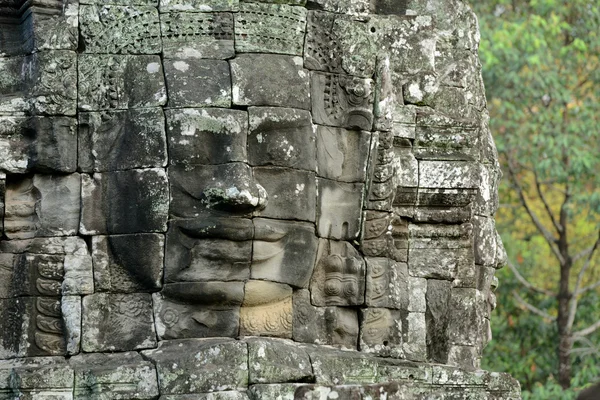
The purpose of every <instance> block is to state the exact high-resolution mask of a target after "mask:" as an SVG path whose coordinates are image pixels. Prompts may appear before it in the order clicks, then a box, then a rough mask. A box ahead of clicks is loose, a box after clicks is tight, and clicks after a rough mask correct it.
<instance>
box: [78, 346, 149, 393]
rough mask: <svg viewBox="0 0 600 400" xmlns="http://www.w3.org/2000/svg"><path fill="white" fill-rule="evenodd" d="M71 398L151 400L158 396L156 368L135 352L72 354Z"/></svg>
mask: <svg viewBox="0 0 600 400" xmlns="http://www.w3.org/2000/svg"><path fill="white" fill-rule="evenodd" d="M69 365H70V366H71V367H72V368H73V369H74V370H75V371H76V372H75V387H74V390H73V399H77V400H79V399H81V400H83V399H89V398H90V397H91V398H94V399H98V400H105V399H106V400H109V399H110V400H113V399H114V400H132V399H144V400H152V399H156V397H157V396H158V394H159V392H158V382H157V379H156V368H155V367H154V365H153V364H152V363H151V362H149V361H144V359H143V358H142V357H141V356H140V355H139V354H138V353H135V352H127V353H116V354H102V353H94V354H82V355H79V356H75V357H72V358H71V359H70V360H69Z"/></svg>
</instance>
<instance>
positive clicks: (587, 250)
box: [573, 245, 595, 263]
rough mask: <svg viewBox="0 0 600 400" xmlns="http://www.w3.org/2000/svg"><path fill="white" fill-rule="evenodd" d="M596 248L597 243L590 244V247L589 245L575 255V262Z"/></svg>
mask: <svg viewBox="0 0 600 400" xmlns="http://www.w3.org/2000/svg"><path fill="white" fill-rule="evenodd" d="M594 248H595V245H594V246H590V247H588V248H587V249H585V250H581V251H580V252H579V253H577V254H575V255H574V256H573V262H574V263H575V262H577V261H579V259H581V258H583V257H585V256H587V255H588V254H590V253H591V252H592V250H594Z"/></svg>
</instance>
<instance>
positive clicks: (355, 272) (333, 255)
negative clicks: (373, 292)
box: [310, 239, 366, 306]
mask: <svg viewBox="0 0 600 400" xmlns="http://www.w3.org/2000/svg"><path fill="white" fill-rule="evenodd" d="M365 270H366V267H365V261H364V260H363V258H362V256H361V255H360V253H359V252H358V251H357V250H356V249H355V248H354V247H352V245H350V243H348V242H337V241H333V240H327V239H321V240H320V241H319V252H318V253H317V264H316V266H315V271H314V273H313V276H312V279H311V283H310V292H311V300H312V304H314V305H316V306H360V305H362V304H364V302H365Z"/></svg>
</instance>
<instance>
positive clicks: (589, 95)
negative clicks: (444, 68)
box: [471, 0, 600, 400]
mask: <svg viewBox="0 0 600 400" xmlns="http://www.w3.org/2000/svg"><path fill="white" fill-rule="evenodd" d="M471 5H472V7H473V9H474V11H475V12H476V14H477V16H478V18H479V22H480V28H481V46H480V57H481V60H482V66H483V78H484V82H485V85H486V92H487V97H488V109H489V111H490V116H491V129H492V132H493V133H494V137H495V140H496V143H497V146H498V150H499V152H500V161H501V164H502V167H503V170H504V171H505V175H507V174H506V170H507V168H506V166H507V163H508V162H509V161H510V162H511V164H512V166H513V170H514V175H513V176H512V177H511V178H512V179H513V181H511V179H504V180H503V182H502V184H501V187H500V203H501V208H500V210H499V213H498V216H497V228H498V231H499V232H500V233H501V234H502V237H503V240H504V244H505V246H506V249H507V253H508V255H509V258H510V259H511V260H513V261H514V263H515V264H517V265H518V266H519V268H520V271H521V273H522V274H523V276H524V277H525V278H526V279H527V280H528V281H530V282H531V283H532V284H534V285H536V286H538V287H540V288H543V289H545V290H549V291H553V292H556V291H557V289H558V285H559V279H560V277H559V275H560V264H559V262H558V260H557V258H556V256H555V254H553V251H552V250H551V247H550V245H549V243H548V241H547V240H546V239H545V238H544V237H543V236H542V234H540V231H539V229H538V228H536V227H535V225H534V224H533V223H532V222H531V219H530V218H529V216H528V214H527V213H526V212H525V210H524V209H523V207H522V206H521V204H520V202H519V198H518V196H517V194H516V191H515V185H514V180H516V181H518V183H519V184H520V185H521V187H522V189H523V191H524V192H525V194H526V197H527V198H528V199H529V201H530V205H531V208H532V210H533V212H534V213H536V214H537V215H538V216H539V217H540V220H541V223H542V225H543V226H544V227H545V228H546V229H547V230H548V231H549V232H552V233H554V234H555V235H556V232H555V231H554V230H553V229H554V225H555V224H554V222H553V221H552V219H551V217H550V214H554V215H555V217H556V216H557V215H559V214H560V209H561V207H562V206H563V205H564V209H565V210H566V212H567V215H566V216H567V223H566V225H567V229H568V232H569V249H570V251H571V252H572V253H573V254H577V253H579V252H581V251H583V250H584V249H586V248H589V247H590V246H591V245H592V244H593V243H594V241H595V240H596V239H597V237H598V230H599V229H600V3H599V2H598V1H592V0H570V1H566V0H472V1H471ZM536 182H537V183H540V186H539V190H538V187H536ZM540 191H541V193H542V194H543V196H545V199H546V202H547V203H548V204H549V207H548V208H549V210H548V209H546V207H545V206H544V204H543V202H542V201H541V198H540ZM567 192H568V193H569V196H568V197H567V198H565V193H567ZM565 200H566V201H565ZM584 262H585V257H580V258H579V259H578V261H577V262H575V263H574V265H573V267H572V270H571V275H570V276H571V285H570V287H571V290H572V289H573V286H574V281H575V279H574V278H576V277H577V274H578V272H579V271H580V269H581V267H582V265H583V263H584ZM497 275H498V277H499V279H500V287H499V288H498V291H497V298H498V308H497V310H496V311H495V313H494V315H493V321H492V328H493V335H494V340H492V342H491V343H490V344H489V345H488V347H487V348H486V351H485V355H484V363H483V368H484V369H489V370H494V371H506V372H509V373H511V374H512V375H513V376H514V377H515V378H516V379H518V380H519V381H520V382H521V386H522V389H523V398H524V399H536V400H537V399H574V398H575V397H576V393H577V392H578V391H579V389H581V388H582V387H585V386H587V385H589V384H592V383H593V382H595V381H597V380H598V379H600V335H599V334H598V331H596V333H595V334H593V335H590V336H589V337H588V338H587V339H586V340H583V341H578V342H576V343H575V348H574V352H573V356H572V359H571V362H572V367H573V372H572V379H571V389H569V390H566V391H563V389H562V388H561V386H560V385H559V384H558V383H557V381H556V379H557V370H558V356H557V344H558V330H557V326H556V323H555V322H552V321H551V320H544V319H543V318H542V317H540V316H538V315H534V314H532V313H531V312H530V311H528V310H526V309H525V308H524V307H522V306H521V305H520V304H518V303H517V302H516V301H515V298H514V296H513V295H512V294H513V292H515V291H516V292H517V293H519V295H521V296H522V297H523V298H524V299H525V300H527V301H528V302H529V303H530V304H533V305H535V306H536V307H538V308H539V309H541V310H543V311H545V312H547V313H548V314H550V315H551V316H556V315H557V306H558V302H557V300H556V297H548V296H545V295H540V294H536V293H531V292H530V291H527V290H526V289H525V288H524V287H523V285H522V284H521V283H519V282H518V281H517V279H516V278H515V276H514V275H513V274H512V272H511V271H510V270H509V269H506V268H505V269H504V270H501V271H498V273H497ZM599 280H600V256H599V255H598V254H597V253H596V255H595V257H594V258H593V259H592V262H591V267H590V268H589V270H588V273H587V274H586V275H585V278H584V282H583V285H584V286H585V285H589V284H593V283H594V282H596V281H599ZM597 320H600V296H599V292H598V291H597V290H595V291H594V290H592V291H589V292H587V293H586V294H585V295H583V296H581V297H580V298H579V304H578V307H577V314H576V318H575V323H574V326H573V330H575V331H576V330H579V329H582V328H585V327H587V326H589V325H590V324H592V323H594V322H596V321H597Z"/></svg>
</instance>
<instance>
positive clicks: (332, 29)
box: [0, 0, 520, 400]
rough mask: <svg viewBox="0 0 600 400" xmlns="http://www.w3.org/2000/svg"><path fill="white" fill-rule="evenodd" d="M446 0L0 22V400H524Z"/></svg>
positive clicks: (203, 3)
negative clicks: (496, 341) (494, 322)
mask: <svg viewBox="0 0 600 400" xmlns="http://www.w3.org/2000/svg"><path fill="white" fill-rule="evenodd" d="M477 46H478V28H477V20H476V18H475V16H474V15H473V13H472V12H471V11H470V9H469V8H468V6H467V5H466V4H465V3H464V1H462V0H312V1H311V0H308V1H307V0H160V1H159V0H79V1H77V0H0V200H1V206H0V223H1V229H2V237H1V239H0V399H43V400H50V399H52V400H59V399H61V400H62V399H124V400H129V399H159V398H160V399H163V400H191V399H204V400H223V399H227V400H244V399H245V400H254V399H266V400H275V399H365V400H367V399H379V400H384V399H518V398H519V397H520V395H519V387H518V384H517V383H516V382H515V381H514V380H512V379H511V378H510V377H509V376H507V375H503V374H496V373H490V372H485V371H479V370H478V368H479V365H480V364H479V360H480V358H481V353H482V350H483V348H484V346H485V345H486V343H487V342H488V341H489V339H490V312H491V310H492V309H493V308H494V306H495V297H494V294H493V289H494V288H495V287H496V285H497V282H496V281H495V278H494V272H495V269H496V268H498V267H501V266H502V265H503V259H504V250H503V248H502V243H501V241H500V239H499V237H498V235H497V233H496V230H495V226H494V219H493V216H494V214H495V211H496V207H497V181H498V179H499V175H500V173H499V167H498V162H497V155H496V150H495V147H494V143H493V140H492V137H491V134H490V131H489V129H488V121H487V118H488V117H487V112H486V102H485V96H484V90H483V84H482V80H481V76H480V65H479V61H478V58H477Z"/></svg>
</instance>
